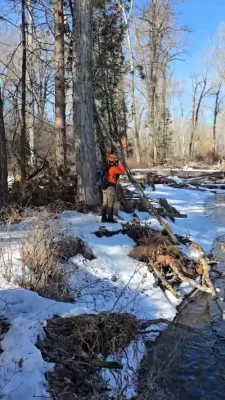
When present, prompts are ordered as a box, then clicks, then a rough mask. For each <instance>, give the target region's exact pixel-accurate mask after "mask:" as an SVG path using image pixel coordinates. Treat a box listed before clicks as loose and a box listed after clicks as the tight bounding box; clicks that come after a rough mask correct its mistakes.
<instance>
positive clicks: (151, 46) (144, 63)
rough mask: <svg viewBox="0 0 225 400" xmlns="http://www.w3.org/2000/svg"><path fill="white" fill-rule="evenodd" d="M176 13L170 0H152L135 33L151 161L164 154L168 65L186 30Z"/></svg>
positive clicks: (176, 54) (162, 158)
mask: <svg viewBox="0 0 225 400" xmlns="http://www.w3.org/2000/svg"><path fill="white" fill-rule="evenodd" d="M176 17H177V15H176V12H175V10H174V2H173V0H152V1H151V2H150V3H149V4H148V5H147V6H146V7H145V8H144V10H143V11H142V13H141V15H140V21H141V22H140V23H139V25H138V26H137V29H136V34H135V36H136V42H137V50H138V53H139V58H140V66H139V69H140V72H141V74H140V75H141V78H143V81H144V82H145V86H146V98H147V104H148V126H149V131H150V132H149V138H150V140H149V161H151V156H152V153H153V159H154V161H155V162H163V161H165V157H166V152H165V149H166V147H167V140H168V135H167V118H168V112H167V108H168V107H167V96H168V88H169V79H170V76H171V73H169V68H170V66H171V64H172V63H173V62H174V61H175V60H179V59H180V55H181V54H182V53H183V48H182V42H180V34H181V33H182V32H184V31H187V28H185V27H184V28H183V27H181V28H179V27H177V26H176V23H177V21H176V20H177V18H176ZM152 149H153V152H152V151H151V150H152Z"/></svg>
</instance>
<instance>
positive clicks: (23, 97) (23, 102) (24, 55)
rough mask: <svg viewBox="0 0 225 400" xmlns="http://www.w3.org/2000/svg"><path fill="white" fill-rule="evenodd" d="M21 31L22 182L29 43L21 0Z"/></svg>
mask: <svg viewBox="0 0 225 400" xmlns="http://www.w3.org/2000/svg"><path fill="white" fill-rule="evenodd" d="M21 17H22V21H21V22H22V23H21V32H22V75H21V129H20V170H21V182H22V183H24V181H25V179H26V162H27V160H26V128H27V123H26V69H27V43H26V4H25V0H22V1H21Z"/></svg>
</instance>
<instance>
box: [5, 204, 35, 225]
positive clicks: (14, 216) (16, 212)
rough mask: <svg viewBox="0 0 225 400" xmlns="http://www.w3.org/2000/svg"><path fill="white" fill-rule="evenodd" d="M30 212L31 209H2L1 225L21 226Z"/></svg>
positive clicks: (17, 207) (18, 207) (11, 207)
mask: <svg viewBox="0 0 225 400" xmlns="http://www.w3.org/2000/svg"><path fill="white" fill-rule="evenodd" d="M29 211H30V209H29V207H26V208H22V207H20V206H14V207H13V206H8V207H5V208H2V209H1V211H0V225H1V224H4V225H5V224H8V225H11V224H20V223H21V222H24V221H25V219H26V218H27V215H28V213H29Z"/></svg>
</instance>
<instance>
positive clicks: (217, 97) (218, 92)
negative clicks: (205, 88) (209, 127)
mask: <svg viewBox="0 0 225 400" xmlns="http://www.w3.org/2000/svg"><path fill="white" fill-rule="evenodd" d="M221 89H222V83H221V82H219V83H218V84H217V85H216V88H215V90H214V92H213V93H212V95H213V96H214V97H215V104H214V112H213V147H212V157H213V159H214V160H215V158H216V128H217V120H218V115H219V113H220V111H221V106H222V99H221Z"/></svg>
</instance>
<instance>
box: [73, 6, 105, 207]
mask: <svg viewBox="0 0 225 400" xmlns="http://www.w3.org/2000/svg"><path fill="white" fill-rule="evenodd" d="M73 17H74V21H75V24H74V28H73V29H74V31H73V37H74V41H73V108H74V133H75V151H76V168H77V175H78V182H77V191H78V193H77V195H78V200H79V201H81V202H84V203H85V204H87V205H90V206H93V205H96V204H97V203H98V201H99V194H98V190H97V188H96V164H97V159H96V140H95V134H94V119H93V88H92V41H93V37H92V22H93V21H92V20H93V0H76V1H75V3H74V10H73Z"/></svg>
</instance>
